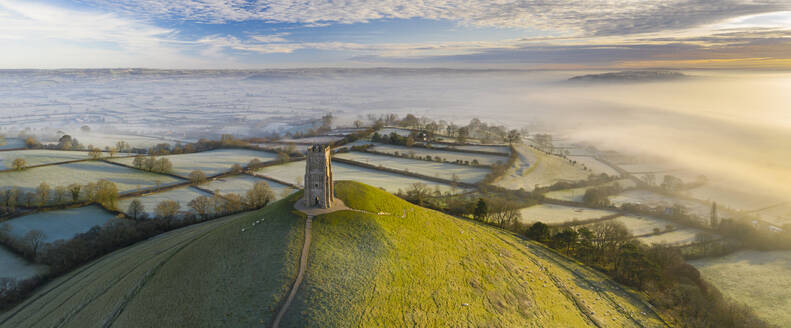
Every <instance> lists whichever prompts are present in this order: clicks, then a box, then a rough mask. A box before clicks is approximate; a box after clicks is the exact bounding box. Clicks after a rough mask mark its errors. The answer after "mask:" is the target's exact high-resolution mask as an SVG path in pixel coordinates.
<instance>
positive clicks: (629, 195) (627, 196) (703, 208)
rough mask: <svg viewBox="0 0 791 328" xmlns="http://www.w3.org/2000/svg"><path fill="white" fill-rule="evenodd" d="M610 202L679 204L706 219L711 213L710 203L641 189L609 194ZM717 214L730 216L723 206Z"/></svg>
mask: <svg viewBox="0 0 791 328" xmlns="http://www.w3.org/2000/svg"><path fill="white" fill-rule="evenodd" d="M610 202H612V203H613V204H614V205H616V206H621V205H623V204H625V203H635V204H643V205H648V206H651V207H656V206H662V207H672V206H674V205H675V204H680V205H682V206H684V207H685V208H686V209H687V213H689V214H693V215H696V216H698V217H700V218H702V219H705V220H708V218H709V216H710V215H711V205H708V204H704V203H702V202H696V201H691V200H686V199H678V198H673V197H669V196H665V195H662V194H658V193H655V192H652V191H648V190H643V189H633V190H627V191H624V192H622V193H620V194H618V195H615V196H610ZM718 214H719V216H720V217H729V216H730V214H729V213H728V212H727V211H726V210H725V209H724V208H718Z"/></svg>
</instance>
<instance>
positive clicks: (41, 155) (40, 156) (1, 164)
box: [0, 149, 90, 169]
mask: <svg viewBox="0 0 791 328" xmlns="http://www.w3.org/2000/svg"><path fill="white" fill-rule="evenodd" d="M17 158H22V159H24V160H25V162H27V166H33V165H41V164H50V163H58V162H66V161H73V160H75V159H88V158H90V157H89V156H88V152H82V151H58V150H46V149H30V150H14V151H0V169H10V168H13V166H12V162H13V161H14V160H15V159H17Z"/></svg>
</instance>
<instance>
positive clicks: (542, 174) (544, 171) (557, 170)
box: [496, 145, 590, 191]
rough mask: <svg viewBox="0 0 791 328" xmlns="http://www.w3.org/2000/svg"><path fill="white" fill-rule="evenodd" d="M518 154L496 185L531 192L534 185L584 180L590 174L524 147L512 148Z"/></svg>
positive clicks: (563, 161) (579, 167) (560, 159)
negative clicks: (511, 166) (514, 161)
mask: <svg viewBox="0 0 791 328" xmlns="http://www.w3.org/2000/svg"><path fill="white" fill-rule="evenodd" d="M514 147H515V149H516V151H517V152H518V153H519V158H518V159H517V161H516V163H515V166H516V167H515V168H512V169H509V170H508V172H506V174H505V176H503V178H502V179H500V180H499V181H497V183H496V185H498V186H500V187H503V188H507V189H520V188H524V189H525V190H528V191H529V190H533V189H535V187H536V185H538V186H548V185H552V184H555V183H556V182H558V181H562V180H570V181H577V180H584V179H587V178H588V175H590V172H587V171H585V170H583V169H582V167H581V166H574V165H572V164H571V163H569V162H568V161H567V160H565V159H563V158H560V157H557V156H548V155H544V154H543V153H541V152H538V151H535V150H533V149H532V148H530V147H528V146H526V145H516V146H514Z"/></svg>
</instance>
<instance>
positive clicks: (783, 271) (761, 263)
mask: <svg viewBox="0 0 791 328" xmlns="http://www.w3.org/2000/svg"><path fill="white" fill-rule="evenodd" d="M689 263H690V264H692V265H694V266H695V267H696V268H698V270H700V272H701V273H702V274H703V278H704V279H706V280H707V281H709V282H711V283H712V284H714V286H716V287H717V288H718V289H719V290H720V291H722V293H723V294H725V295H726V296H729V297H731V298H733V299H736V300H738V301H740V302H744V303H747V304H748V305H749V306H750V308H752V309H753V310H754V311H755V313H756V314H758V316H759V317H760V318H762V319H764V320H766V321H767V322H769V323H771V324H774V325H777V326H778V327H791V311H789V309H791V251H772V252H761V251H741V252H736V253H733V254H730V255H726V256H722V257H715V258H705V259H700V260H693V261H689Z"/></svg>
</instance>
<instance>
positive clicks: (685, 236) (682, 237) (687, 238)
mask: <svg viewBox="0 0 791 328" xmlns="http://www.w3.org/2000/svg"><path fill="white" fill-rule="evenodd" d="M700 232H701V231H700V230H698V229H695V228H680V229H677V230H675V231H671V232H666V233H663V234H660V235H653V236H648V237H640V238H637V240H639V241H641V242H643V243H645V244H646V245H653V244H667V245H675V246H682V245H689V244H692V243H694V242H695V241H696V238H697V235H698V233H700Z"/></svg>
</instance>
